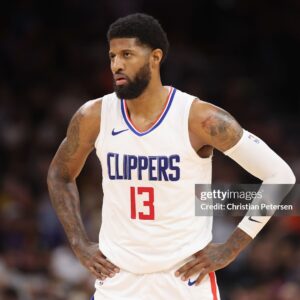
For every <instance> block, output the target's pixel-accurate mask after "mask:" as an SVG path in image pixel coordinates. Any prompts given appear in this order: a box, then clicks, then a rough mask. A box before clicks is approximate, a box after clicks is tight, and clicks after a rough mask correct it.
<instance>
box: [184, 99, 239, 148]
mask: <svg viewBox="0 0 300 300" xmlns="http://www.w3.org/2000/svg"><path fill="white" fill-rule="evenodd" d="M189 130H190V131H191V132H192V134H193V135H195V136H197V137H198V138H199V139H201V141H202V142H203V144H206V145H210V146H212V147H214V148H216V149H218V150H220V151H226V150H228V149H229V148H231V147H232V146H233V145H235V144H236V143H237V142H238V141H239V140H240V138H241V136H242V132H243V130H242V128H241V126H240V125H239V123H238V122H237V121H236V119H235V118H234V117H233V116H232V115H231V114H230V113H228V112H227V111H225V110H224V109H222V108H220V107H218V106H216V105H213V104H211V103H209V102H205V101H202V100H199V99H195V100H194V102H193V103H192V106H191V110H190V115H189Z"/></svg>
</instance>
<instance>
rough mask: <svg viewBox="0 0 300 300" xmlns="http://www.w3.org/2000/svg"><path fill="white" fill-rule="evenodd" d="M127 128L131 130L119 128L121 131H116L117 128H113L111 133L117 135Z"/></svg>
mask: <svg viewBox="0 0 300 300" xmlns="http://www.w3.org/2000/svg"><path fill="white" fill-rule="evenodd" d="M127 130H129V129H123V130H119V131H115V129H113V130H112V132H111V134H112V135H117V134H120V133H122V132H124V131H127Z"/></svg>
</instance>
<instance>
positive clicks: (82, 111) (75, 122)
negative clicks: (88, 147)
mask: <svg viewBox="0 0 300 300" xmlns="http://www.w3.org/2000/svg"><path fill="white" fill-rule="evenodd" d="M101 104H102V99H101V98H99V99H95V100H90V101H87V102H86V103H84V104H83V105H82V106H81V107H80V108H79V109H78V110H77V112H76V113H75V114H74V116H73V117H72V119H71V121H70V124H69V127H68V131H67V138H68V137H73V136H74V133H76V135H77V138H80V140H81V141H82V142H83V143H86V144H93V143H94V141H95V140H96V138H97V136H98V134H99V131H100V116H101Z"/></svg>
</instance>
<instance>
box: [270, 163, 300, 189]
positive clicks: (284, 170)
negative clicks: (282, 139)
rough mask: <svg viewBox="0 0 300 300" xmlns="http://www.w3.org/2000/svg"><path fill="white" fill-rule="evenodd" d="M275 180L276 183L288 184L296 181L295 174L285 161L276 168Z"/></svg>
mask: <svg viewBox="0 0 300 300" xmlns="http://www.w3.org/2000/svg"><path fill="white" fill-rule="evenodd" d="M274 177H275V178H276V182H275V183H278V184H289V185H294V184H295V183H296V176H295V174H294V172H293V171H292V169H291V168H290V166H289V165H288V164H287V163H284V164H283V165H282V167H281V168H280V169H278V170H277V172H276V175H275V176H274Z"/></svg>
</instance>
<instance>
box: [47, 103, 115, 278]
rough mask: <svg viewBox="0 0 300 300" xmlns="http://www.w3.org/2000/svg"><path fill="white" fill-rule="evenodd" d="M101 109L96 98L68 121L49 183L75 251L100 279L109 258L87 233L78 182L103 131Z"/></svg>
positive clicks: (51, 194)
mask: <svg viewBox="0 0 300 300" xmlns="http://www.w3.org/2000/svg"><path fill="white" fill-rule="evenodd" d="M100 109H101V101H100V100H93V101H89V102H87V103H86V104H84V105H83V106H82V107H81V108H80V109H79V110H78V111H77V112H76V113H75V115H74V116H73V118H72V120H71V122H70V124H69V127H68V130H67V135H66V138H65V139H64V140H63V142H62V143H61V145H60V146H59V148H58V150H57V152H56V154H55V156H54V158H53V160H52V162H51V165H50V168H49V171H48V178H47V183H48V189H49V193H50V198H51V201H52V205H53V207H54V209H55V211H56V213H57V215H58V218H59V220H60V222H61V223H62V225H63V227H64V230H65V232H66V235H67V237H68V240H69V242H70V244H71V247H72V249H73V251H74V252H75V254H76V255H77V257H78V258H79V259H80V261H81V262H82V263H83V265H85V266H86V267H87V268H88V269H89V270H90V271H91V272H92V273H93V274H94V275H95V276H97V277H100V278H101V275H100V274H99V272H98V271H99V270H100V269H101V266H100V265H101V263H102V264H106V261H105V262H104V261H103V260H101V259H102V258H103V257H102V256H101V255H99V253H98V246H97V245H95V244H94V243H91V242H90V240H89V238H88V236H87V234H86V231H85V228H84V225H83V222H82V218H81V213H80V199H79V193H78V189H77V185H76V178H77V176H78V175H79V173H80V172H81V170H82V168H83V166H84V163H85V161H86V159H87V157H88V155H89V154H90V153H91V151H92V150H93V149H94V143H95V140H96V138H97V136H98V133H99V130H100ZM96 256H98V257H96ZM97 259H99V261H101V262H99V265H97V266H95V265H93V263H94V262H95V261H97ZM109 265H110V264H109ZM113 267H114V266H113ZM102 271H103V270H102ZM103 273H105V272H103ZM108 274H109V272H107V275H108Z"/></svg>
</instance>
